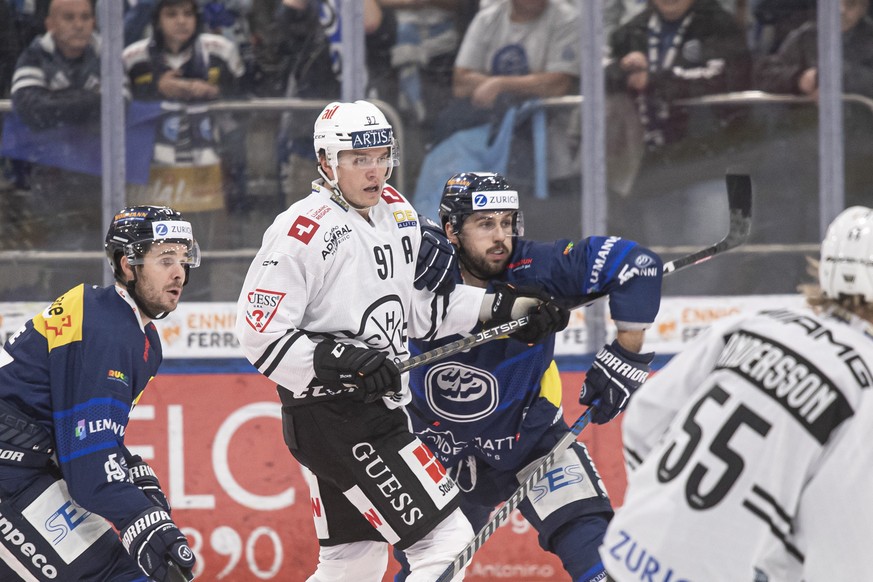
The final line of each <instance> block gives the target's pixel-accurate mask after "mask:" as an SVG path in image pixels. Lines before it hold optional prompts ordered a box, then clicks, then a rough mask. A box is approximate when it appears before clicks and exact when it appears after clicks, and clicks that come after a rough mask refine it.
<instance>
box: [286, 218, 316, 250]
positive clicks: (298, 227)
mask: <svg viewBox="0 0 873 582" xmlns="http://www.w3.org/2000/svg"><path fill="white" fill-rule="evenodd" d="M317 231H318V223H317V222H315V221H314V220H312V219H310V218H306V217H305V216H298V217H297V220H295V221H294V224H292V225H291V229H290V230H289V231H288V236H290V237H294V238H296V239H297V240H299V241H300V242H302V243H303V244H305V245H308V244H309V241H311V240H312V237H313V236H315V233H316V232H317Z"/></svg>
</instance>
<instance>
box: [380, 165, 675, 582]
mask: <svg viewBox="0 0 873 582" xmlns="http://www.w3.org/2000/svg"><path fill="white" fill-rule="evenodd" d="M440 221H441V223H442V224H441V226H442V227H443V229H444V230H445V234H446V235H447V236H448V239H449V241H450V242H451V243H452V244H453V245H454V246H455V248H456V250H457V255H458V263H457V267H456V268H455V272H454V280H453V282H450V283H449V285H451V284H454V283H464V284H467V285H474V286H477V287H484V288H488V289H490V288H491V286H492V285H494V284H495V283H496V282H508V283H511V284H514V285H517V286H536V287H540V288H542V289H544V290H545V291H546V292H547V293H548V294H550V295H553V296H554V297H556V298H557V299H558V300H560V301H563V302H564V303H565V304H566V305H569V306H572V305H575V304H577V303H578V302H579V300H580V298H581V297H582V296H583V295H586V294H589V293H598V292H603V293H606V294H607V295H608V296H609V306H610V312H611V316H612V318H613V320H614V321H615V324H616V326H617V328H618V333H617V338H616V340H615V341H613V342H612V343H610V344H607V345H606V346H604V347H603V348H601V349H600V350H599V352H598V353H597V356H596V358H595V361H594V364H593V366H592V368H591V370H589V372H588V374H587V378H586V381H585V383H584V385H583V387H582V393H581V395H580V401H581V402H582V403H583V404H589V405H590V404H592V403H593V402H595V400H598V401H599V402H598V403H597V407H596V412H595V414H594V415H593V420H594V422H596V423H605V422H608V421H609V420H611V419H612V418H614V417H615V416H616V415H617V414H619V413H620V412H621V411H622V410H623V408H624V407H625V405H626V404H627V400H628V398H629V396H630V394H631V393H632V392H633V391H634V390H635V389H636V388H637V387H638V386H639V385H640V383H641V378H642V379H644V378H645V375H646V374H647V372H648V370H649V363H650V362H651V360H652V358H653V356H654V354H651V353H649V354H641V353H639V352H640V350H641V349H642V346H643V338H644V333H645V329H646V328H647V327H649V326H650V325H651V323H652V322H653V321H654V319H655V316H656V315H657V313H658V308H659V305H660V297H661V277H662V274H663V273H662V262H661V259H660V258H659V257H658V256H657V255H656V254H655V253H653V252H652V251H650V250H648V249H646V248H644V247H642V246H640V245H638V244H636V243H634V242H632V241H629V240H625V239H621V238H618V237H602V236H593V237H589V238H587V239H584V240H582V241H580V242H573V241H570V240H558V241H554V242H549V243H541V242H533V241H529V240H524V239H522V238H519V237H520V236H521V235H522V234H523V216H522V212H521V211H520V210H519V208H518V194H517V192H515V191H514V190H512V189H511V187H510V185H509V184H508V183H507V181H506V179H505V178H504V177H503V176H501V175H499V174H491V173H483V172H476V173H473V172H467V173H461V174H456V175H454V176H452V178H451V179H449V181H448V182H446V186H445V189H444V191H443V196H442V200H441V202H440ZM564 317H565V324H564V325H566V321H567V319H568V318H569V311H567V312H566V313H565V314H564ZM455 339H457V336H455V337H450V338H446V339H445V340H442V341H439V342H414V344H413V345H414V350H413V353H420V352H424V351H429V350H432V349H434V348H436V347H438V346H439V345H441V344H443V343H446V342H448V341H452V340H455ZM554 346H555V336H554V334H552V335H550V336H549V337H548V339H546V340H545V341H543V342H541V343H538V344H535V345H530V344H527V343H525V342H523V341H519V340H518V339H513V338H511V337H510V338H508V339H503V340H499V341H494V342H491V343H488V344H485V345H482V346H480V347H477V348H475V349H472V350H470V351H468V352H466V353H461V354H457V355H455V356H453V357H452V358H451V359H448V360H443V361H441V362H438V363H435V364H433V365H430V366H423V367H420V368H417V369H414V370H413V371H412V372H411V378H410V387H411V388H412V394H413V402H412V404H411V405H410V406H409V409H410V411H411V413H412V420H413V426H414V429H415V432H416V434H417V435H418V437H419V438H420V439H421V440H422V441H424V442H425V443H427V445H428V446H429V447H430V449H431V450H433V451H434V453H435V454H436V456H437V457H438V458H439V459H440V461H442V463H443V465H445V466H446V467H447V468H450V470H449V472H450V473H451V474H453V475H454V476H455V477H456V480H457V482H458V484H459V485H460V487H461V489H462V491H463V493H462V501H461V508H462V510H463V511H464V514H465V515H466V516H467V517H468V519H469V520H470V522H471V524H472V525H473V529H474V530H477V531H478V529H480V528H481V526H483V525H484V524H485V523H486V522H487V520H488V518H489V514H490V512H491V510H492V509H493V508H494V507H495V506H496V505H498V504H499V503H501V502H502V501H505V500H506V499H507V498H508V497H509V496H510V495H511V494H512V492H513V491H515V489H516V488H517V487H518V485H519V482H518V480H517V475H518V474H519V473H520V472H522V471H523V470H524V468H525V467H527V466H528V465H529V464H531V463H536V462H537V461H538V460H539V459H540V458H541V457H542V456H543V455H545V454H546V453H547V452H548V451H549V450H550V449H551V448H552V446H554V444H555V443H556V442H557V441H558V440H559V439H560V438H561V437H562V436H563V435H564V434H566V432H567V431H568V430H569V429H568V427H567V424H566V423H565V422H564V420H563V415H562V412H561V380H560V376H559V374H558V370H557V367H556V365H555V363H554V362H553V361H552V356H553V352H554ZM520 510H521V513H522V514H523V515H524V517H525V518H526V519H527V520H528V521H529V522H530V524H531V525H532V526H533V527H534V528H535V529H536V530H537V532H538V533H539V543H540V545H541V546H542V547H543V549H545V550H547V551H550V552H552V553H554V554H556V555H557V556H558V557H559V558H560V559H561V561H562V563H563V565H564V568H565V569H566V571H567V572H568V573H569V574H570V576H571V577H572V579H573V580H574V581H584V582H588V581H595V580H598V581H599V580H604V579H605V577H606V574H605V572H604V569H603V564H602V563H601V561H600V557H599V556H598V553H597V548H598V546H599V545H600V542H601V540H602V538H603V535H604V531H605V530H606V526H607V523H608V521H609V519H610V518H611V516H612V513H613V512H612V507H611V504H610V501H609V498H608V496H607V494H606V491H605V490H604V489H603V487H602V484H601V482H600V479H599V477H598V476H597V473H596V470H595V468H594V465H593V463H592V461H591V458H590V457H589V455H588V452H587V450H586V448H585V446H584V445H583V444H582V443H579V442H576V443H574V444H573V446H572V447H570V449H568V450H567V451H566V452H565V453H564V454H563V455H562V456H560V457H559V458H558V459H557V461H556V463H555V467H554V468H553V469H552V471H550V472H549V474H548V475H547V476H546V477H545V478H544V479H543V480H542V481H541V482H540V483H538V484H537V486H536V487H535V488H534V492H533V493H531V495H529V496H528V498H527V499H526V500H525V501H523V502H522V503H521V504H520ZM398 559H399V560H400V561H401V563H403V556H402V555H399V554H398ZM404 579H405V571H403V572H401V573H400V574H398V576H397V577H396V578H395V580H398V581H399V580H404Z"/></svg>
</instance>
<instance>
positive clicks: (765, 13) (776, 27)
mask: <svg viewBox="0 0 873 582" xmlns="http://www.w3.org/2000/svg"><path fill="white" fill-rule="evenodd" d="M815 6H816V0H758V2H757V4H756V5H755V7H754V8H753V9H752V14H753V15H754V18H755V29H754V31H753V34H752V37H753V38H752V43H753V49H754V52H755V54H756V55H759V56H765V55H770V54H773V53H775V52H776V51H778V50H779V47H781V46H782V42H783V41H784V40H785V39H786V37H787V36H788V34H789V33H790V32H791V31H792V30H794V29H795V28H797V27H798V26H800V25H801V24H803V23H804V22H806V21H808V20H815Z"/></svg>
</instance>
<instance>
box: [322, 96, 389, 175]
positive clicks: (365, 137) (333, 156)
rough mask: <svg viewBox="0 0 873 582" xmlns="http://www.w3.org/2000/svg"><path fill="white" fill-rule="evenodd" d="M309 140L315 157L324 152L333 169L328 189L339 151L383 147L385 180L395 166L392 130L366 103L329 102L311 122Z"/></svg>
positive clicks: (377, 109)
mask: <svg viewBox="0 0 873 582" xmlns="http://www.w3.org/2000/svg"><path fill="white" fill-rule="evenodd" d="M312 141H313V145H314V146H315V155H316V156H317V155H318V154H319V152H321V150H324V153H325V156H326V158H327V163H328V165H329V166H330V167H331V168H332V169H333V173H334V180H329V182H330V184H331V185H332V186H336V175H337V165H338V163H339V162H338V159H339V152H340V151H342V150H361V149H369V148H380V147H387V148H388V161H387V164H388V166H387V170H386V174H385V179H386V180H387V179H388V178H390V177H391V171H392V169H393V167H394V166H396V165H397V147H396V145H397V144H396V142H395V140H394V129H393V128H392V127H391V124H390V123H388V120H387V119H385V115H384V114H383V113H382V112H381V111H380V110H379V108H378V107H376V106H375V105H373V104H372V103H370V102H368V101H355V102H354V103H340V102H338V101H334V102H333V103H330V104H329V105H328V106H327V107H325V108H324V110H323V111H322V112H321V114H320V115H319V116H318V119H317V120H316V121H315V131H314V133H313V139H312ZM325 179H327V177H326V176H325Z"/></svg>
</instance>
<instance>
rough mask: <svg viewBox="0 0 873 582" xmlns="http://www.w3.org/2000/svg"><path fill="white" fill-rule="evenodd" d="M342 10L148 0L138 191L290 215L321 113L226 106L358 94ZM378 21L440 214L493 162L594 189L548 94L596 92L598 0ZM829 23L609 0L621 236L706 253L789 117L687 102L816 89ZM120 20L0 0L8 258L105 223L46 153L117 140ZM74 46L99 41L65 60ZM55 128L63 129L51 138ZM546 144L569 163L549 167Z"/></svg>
mask: <svg viewBox="0 0 873 582" xmlns="http://www.w3.org/2000/svg"><path fill="white" fill-rule="evenodd" d="M338 2H339V0H223V1H221V0H126V1H125V11H124V40H125V45H126V47H125V49H124V54H123V61H124V67H125V73H126V77H127V78H126V85H125V92H126V95H127V96H128V97H129V98H130V99H131V102H132V103H138V104H140V105H142V104H145V105H142V106H138V107H137V108H133V107H130V108H129V110H128V121H127V123H128V139H129V140H130V139H134V140H135V139H138V138H142V139H143V140H144V141H143V142H142V143H145V144H147V145H148V147H150V148H151V157H150V159H149V160H147V162H148V163H147V164H146V163H144V162H143V158H144V157H145V156H143V155H142V152H141V151H137V154H138V157H139V158H140V159H139V160H138V161H137V160H133V159H132V158H131V156H128V165H129V170H128V177H129V178H131V176H132V177H133V178H132V179H129V180H128V181H129V182H131V185H130V187H129V188H128V192H127V197H128V201H130V202H132V203H133V202H151V203H166V204H172V205H173V206H174V207H181V208H182V210H187V211H189V212H203V213H206V214H208V213H213V214H215V213H217V214H220V215H221V216H224V217H233V216H238V217H246V216H249V215H251V213H252V212H253V211H256V210H257V209H258V208H259V207H260V206H264V205H266V206H268V211H267V212H266V213H265V216H271V215H272V214H273V212H274V210H275V209H276V208H277V205H278V207H285V206H287V205H288V204H289V203H291V202H293V201H295V200H297V199H300V198H302V197H303V196H305V195H306V194H307V193H308V191H309V186H308V184H309V181H310V180H311V178H312V168H313V167H314V164H315V156H314V152H313V151H312V148H311V129H312V124H313V122H314V117H315V115H316V111H314V110H313V111H303V110H291V111H288V112H285V113H282V114H275V115H273V116H272V117H269V116H266V117H263V119H261V120H258V118H257V117H256V116H254V115H249V114H244V113H237V112H234V113H219V114H214V113H209V112H208V110H207V108H206V107H205V105H208V103H210V102H214V101H216V100H247V99H252V98H265V97H298V98H304V99H323V100H331V99H336V98H338V97H339V96H340V75H341V72H342V66H343V59H342V54H341V50H340V41H341V36H342V32H343V28H342V23H341V22H340V19H341V18H340V10H339V6H338ZM840 4H841V15H842V18H843V47H844V48H843V51H844V52H843V58H844V62H845V64H844V69H843V83H844V92H845V93H857V94H861V95H866V96H873V20H871V18H870V16H869V13H870V2H869V0H841V2H840ZM363 12H364V33H365V42H366V61H365V62H366V79H367V80H366V91H365V93H366V95H365V97H366V98H369V99H380V100H382V101H384V102H386V103H389V104H391V105H392V107H394V108H395V109H396V110H397V111H398V112H399V115H400V118H401V120H402V125H403V129H404V135H405V139H404V143H402V144H401V147H402V148H403V152H404V159H403V160H402V161H401V163H402V164H403V166H404V172H405V176H406V192H405V194H406V195H407V196H408V197H410V198H411V199H412V200H413V202H414V203H415V204H416V206H417V207H418V209H419V211H421V212H424V213H426V214H428V215H432V216H433V215H435V214H436V206H435V202H434V200H435V196H436V198H438V191H435V189H434V187H433V186H432V184H441V183H442V182H443V181H444V180H445V177H444V175H450V174H451V173H453V172H454V171H459V170H461V169H464V168H469V167H470V166H471V164H473V165H481V166H482V169H483V170H492V171H502V172H504V173H505V174H507V175H508V176H509V177H510V179H512V180H513V182H514V183H517V184H518V186H519V189H520V190H522V191H525V192H530V191H532V190H533V189H534V188H535V187H536V183H537V181H538V180H543V181H545V182H546V183H548V185H549V186H550V187H551V193H552V194H553V196H555V197H558V198H560V196H561V194H566V193H572V194H573V195H574V196H575V197H578V191H579V184H580V172H581V163H580V159H581V158H580V156H581V152H580V151H579V149H580V148H579V135H580V131H581V130H580V115H579V111H578V108H577V109H576V110H574V111H570V110H568V109H557V110H555V111H556V112H557V113H556V114H551V113H550V114H549V116H548V119H547V120H545V121H543V118H542V117H541V116H538V115H537V110H536V108H535V107H530V102H531V100H532V99H536V98H542V97H554V96H562V95H578V94H579V90H580V86H579V70H580V66H581V65H580V55H579V54H578V52H579V47H580V46H581V43H579V42H578V36H577V35H575V34H573V31H576V30H579V28H580V17H581V15H580V3H578V2H574V1H572V0H364V2H363ZM85 13H87V14H85ZM815 19H816V13H815V1H814V0H678V1H670V2H668V1H666V0H606V1H605V2H604V31H605V33H606V36H605V41H606V45H605V46H604V57H605V58H604V63H605V68H604V74H605V79H606V87H607V92H608V97H609V98H608V105H607V114H608V116H609V117H608V123H607V132H608V133H607V148H608V152H607V155H608V159H609V167H608V169H607V172H608V186H609V197H610V205H611V210H610V229H611V231H614V232H617V233H618V234H625V235H627V236H631V235H632V236H633V237H634V238H636V239H639V240H641V241H643V242H645V243H648V244H668V245H669V244H681V243H688V244H694V243H696V242H699V241H697V239H698V238H700V239H703V238H707V237H709V236H710V234H709V233H708V232H702V231H701V232H696V231H695V229H694V228H693V227H688V225H694V224H699V223H701V222H702V218H701V217H704V216H707V215H711V214H712V213H713V212H717V211H718V210H717V208H718V207H719V205H723V195H722V194H721V192H722V190H723V187H722V186H720V185H718V182H719V181H720V180H721V176H723V174H724V170H725V166H726V165H731V163H733V162H740V163H746V162H749V161H751V162H752V165H753V166H754V164H755V163H756V162H757V159H758V158H757V152H756V151H755V147H754V143H756V142H755V137H754V136H753V135H752V134H754V133H755V131H760V128H761V125H762V123H763V124H764V125H767V124H770V125H771V126H772V125H773V124H776V125H778V124H779V123H780V121H778V120H777V121H774V120H773V119H772V118H770V116H768V115H764V116H763V120H762V118H761V116H759V117H758V118H755V116H754V114H752V115H750V114H749V111H748V109H742V108H736V107H734V108H730V107H720V108H688V107H678V106H676V102H677V101H678V100H681V99H685V98H689V97H700V96H703V95H711V94H722V93H728V92H732V91H742V90H747V89H760V90H763V91H766V92H771V93H781V94H784V93H788V94H795V95H806V96H810V97H812V98H816V97H817V89H818V75H817V63H816V61H817V50H816V47H817V45H816V27H815ZM47 25H48V27H49V29H48V30H47V29H46V26H47ZM99 28H100V27H99V22H97V19H96V17H95V8H94V5H93V2H92V0H3V1H2V2H0V98H11V100H12V104H13V114H14V117H15V120H14V122H12V121H10V120H7V123H6V125H7V126H9V125H10V124H12V125H14V127H13V129H15V131H14V132H12V131H9V128H8V127H7V128H6V129H7V131H4V143H3V144H2V145H3V149H2V154H3V155H5V158H3V159H2V163H3V173H2V178H0V189H2V192H3V194H2V199H3V201H2V204H0V217H2V221H3V223H4V224H5V227H4V229H5V230H6V229H11V230H10V232H15V233H16V235H17V236H16V237H15V242H14V243H9V242H7V243H0V244H2V246H5V247H6V248H21V247H20V246H16V245H25V247H26V248H43V247H44V246H46V245H48V244H49V242H50V241H47V240H46V238H45V237H44V236H41V235H44V233H45V228H44V225H41V224H40V216H39V212H38V211H37V212H34V209H37V210H38V209H40V208H46V207H48V206H49V205H50V206H51V207H52V208H53V209H54V210H56V211H57V212H59V213H60V212H62V213H64V214H65V215H66V216H70V217H76V218H75V220H71V221H70V224H71V225H72V224H75V225H78V226H75V227H72V228H71V230H72V231H75V232H71V233H70V236H69V237H67V238H66V239H65V241H63V244H60V245H59V248H67V249H76V248H80V247H81V246H82V244H83V241H84V240H86V239H87V237H91V238H93V233H94V232H99V230H100V228H99V218H100V215H99V200H100V191H101V184H100V179H99V176H98V175H95V173H93V172H92V173H89V172H87V171H82V169H80V168H76V167H72V168H71V167H70V165H69V164H68V165H66V166H65V165H64V163H63V162H58V163H56V162H54V161H51V159H49V161H46V158H45V156H44V155H45V154H46V152H45V151H44V150H45V148H42V149H40V147H39V144H37V145H36V146H34V145H33V143H31V142H29V141H28V139H31V138H33V135H36V136H37V141H39V139H38V138H39V136H40V135H52V136H53V137H52V140H53V143H54V144H58V143H66V141H65V140H67V139H68V138H67V137H65V136H72V137H70V139H72V140H73V141H72V142H71V143H72V145H69V144H68V146H67V148H66V150H67V151H65V152H61V153H60V154H59V155H62V157H63V156H67V157H70V153H71V152H73V153H75V154H76V155H77V156H78V157H82V156H81V153H80V152H81V151H82V149H81V148H84V147H85V146H80V144H79V141H77V140H83V139H85V138H90V139H91V141H92V142H97V143H99V114H98V113H99V102H100V100H99V91H100V79H99V58H98V55H99V48H98V46H99V45H98V44H97V43H98V42H99ZM92 33H93V34H92ZM64 35H67V36H68V38H64ZM49 39H51V40H49ZM70 43H72V44H74V45H75V44H76V43H78V46H77V47H76V48H75V49H74V50H73V52H71V53H69V54H68V55H67V56H64V55H63V52H64V51H66V50H68V49H67V48H66V46H67V45H69V44H70ZM812 110H814V108H806V109H805V110H804V111H803V112H802V113H800V114H799V113H797V112H791V113H790V114H788V115H787V117H786V116H781V117H779V119H783V120H784V119H788V121H784V123H785V124H786V126H785V127H782V126H780V127H777V130H778V131H777V132H776V133H781V134H782V135H785V136H786V137H785V140H784V143H783V142H780V141H779V140H777V141H776V143H775V145H774V144H773V143H769V144H768V145H767V148H768V151H769V152H770V153H771V154H773V155H777V156H778V155H780V153H781V152H780V150H779V147H786V148H787V147H788V146H787V145H786V144H788V143H789V142H791V140H795V141H794V142H792V143H796V139H797V138H798V136H800V138H801V141H802V140H803V139H806V140H807V142H809V143H810V144H813V145H812V146H810V147H811V148H812V149H810V150H809V151H811V152H814V147H813V146H814V144H815V141H816V139H817V138H816V135H815V132H814V128H815V123H816V119H817V117H816V114H815V112H814V111H812ZM568 111H569V113H568ZM867 115H869V113H867ZM804 116H805V117H804ZM750 118H751V121H752V123H750ZM865 121H866V122H869V121H870V120H869V119H866V120H863V121H861V122H859V123H858V124H855V125H851V126H850V125H849V124H847V127H846V129H847V134H848V135H847V140H848V141H847V143H848V145H847V197H848V198H849V199H851V198H852V197H853V196H856V191H857V190H858V189H860V188H862V185H861V183H862V182H863V180H862V179H861V178H858V175H863V171H861V172H860V173H859V172H854V171H853V170H852V168H853V167H860V166H863V165H864V164H863V161H859V160H863V157H864V156H865V155H866V150H865V149H864V148H863V145H862V146H860V148H855V146H854V142H853V141H852V139H853V137H852V136H851V135H850V134H851V132H852V130H853V129H857V128H859V127H860V128H862V127H864V124H863V123H864V122H865ZM750 127H752V128H754V129H752V130H750ZM83 128H84V129H83ZM769 129H772V127H770V128H769ZM46 131H49V132H51V131H55V132H56V133H54V134H40V133H39V132H46ZM265 134H269V137H267V138H264V135H265ZM755 135H757V134H755ZM750 136H751V137H750ZM13 138H14V139H13ZM750 140H751V141H750ZM13 141H14V143H12V142H13ZM864 141H865V142H866V140H864ZM134 143H139V142H134ZM750 143H751V144H753V145H752V146H750V145H749V144H750ZM128 144H129V145H128V149H130V147H131V146H130V142H128ZM28 147H29V149H28ZM792 147H794V146H792ZM10 149H11V150H12V152H11V154H10ZM795 149H796V148H795ZM543 151H546V152H548V154H547V159H546V160H545V162H544V163H543V162H542V161H540V162H537V164H535V163H534V161H533V160H535V159H537V155H540V154H541V153H542V152H543ZM786 151H787V150H786ZM804 151H805V150H804ZM16 152H17V153H16ZM21 152H24V153H21ZM35 152H36V153H35ZM129 153H130V152H129ZM853 154H857V155H853ZM16 156H17V157H16ZM257 158H263V159H269V160H270V164H272V165H273V167H272V175H273V181H272V182H271V186H270V187H269V188H266V192H267V195H266V196H265V195H264V190H265V189H264V188H260V187H259V185H260V182H259V181H258V180H259V179H258V178H257V176H258V175H259V172H260V169H261V168H259V167H258V166H261V165H263V162H261V161H260V160H259V159H257ZM78 163H79V162H78V161H76V162H74V163H73V164H72V165H73V166H75V165H76V164H78ZM455 164H458V165H459V166H463V168H460V167H453V165H455ZM853 164H854V166H853ZM252 166H255V167H252ZM131 167H132V169H130V168H131ZM689 167H693V171H690V172H689V171H687V168H689ZM538 172H539V173H540V174H538ZM542 172H545V176H542V175H541V173H542ZM809 182H810V183H813V182H814V180H810V181H809ZM856 182H857V184H856ZM811 188H814V184H813V185H812V186H811ZM71 192H75V195H70V193H71ZM791 194H792V195H796V194H797V192H793V193H791ZM807 194H809V195H814V194H815V193H814V192H812V191H811V192H809V193H804V196H805V195H807ZM265 201H267V202H265ZM277 203H278V204H277ZM812 206H815V205H812ZM28 208H29V209H30V212H29V214H28V213H27V209H28ZM665 208H670V209H671V211H670V212H666V211H665V210H664V209H665ZM675 209H679V211H674V210H675ZM793 211H794V212H796V213H800V214H798V215H797V216H796V217H794V219H795V220H796V222H798V223H800V224H808V225H810V227H809V228H808V229H807V228H805V227H804V228H800V229H799V230H798V232H801V233H802V234H800V235H799V236H801V237H807V235H808V234H809V233H808V232H807V231H808V230H810V229H814V228H817V218H816V217H817V214H816V213H817V208H812V209H811V210H809V211H807V210H803V209H798V208H794V209H793ZM639 215H651V216H659V218H658V219H656V220H652V221H650V222H649V224H652V225H655V226H656V227H657V229H658V232H648V231H645V229H644V231H640V230H639V228H640V227H639V226H638V225H639V222H638V221H637V220H636V219H635V217H636V216H639ZM222 224H224V223H222V222H220V221H219V222H216V225H217V226H215V227H214V228H213V229H212V231H213V232H216V233H221V232H224V233H226V232H229V231H228V230H227V229H225V228H224V227H223V226H222ZM631 229H633V230H631ZM209 232H210V230H209V228H207V233H209ZM241 236H242V235H241ZM249 238H251V237H249ZM226 242H227V241H226ZM239 242H241V241H239V240H238V241H237V243H239ZM242 242H243V243H244V245H243V246H253V245H254V244H255V243H256V242H257V241H256V240H254V239H252V240H248V239H245V240H243V241H242ZM51 243H52V244H58V241H54V240H53V241H51Z"/></svg>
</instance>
